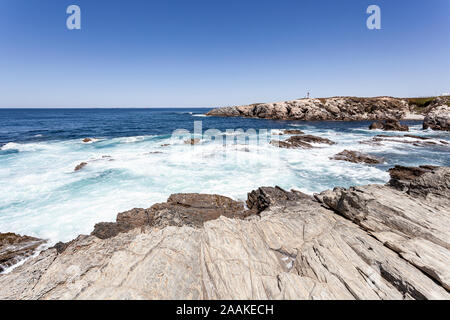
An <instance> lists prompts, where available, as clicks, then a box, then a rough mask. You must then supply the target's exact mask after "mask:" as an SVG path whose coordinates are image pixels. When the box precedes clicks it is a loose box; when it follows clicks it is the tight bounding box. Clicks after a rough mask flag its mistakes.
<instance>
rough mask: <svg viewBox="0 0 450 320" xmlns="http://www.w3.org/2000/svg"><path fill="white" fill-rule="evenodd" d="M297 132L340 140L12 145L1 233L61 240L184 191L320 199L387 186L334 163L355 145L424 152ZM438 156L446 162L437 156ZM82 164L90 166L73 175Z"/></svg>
mask: <svg viewBox="0 0 450 320" xmlns="http://www.w3.org/2000/svg"><path fill="white" fill-rule="evenodd" d="M289 127H290V126H289ZM299 127H301V130H303V131H305V133H307V134H313V135H317V136H321V137H324V138H328V139H331V140H333V141H336V142H337V144H335V145H332V146H328V145H323V144H318V145H317V148H314V149H310V150H303V149H280V148H277V147H275V146H273V145H270V144H269V143H268V142H269V141H270V139H274V136H272V135H271V132H270V131H269V132H268V134H269V136H268V139H267V141H265V140H264V139H263V140H261V141H260V144H259V145H253V144H250V145H246V143H245V141H244V142H243V141H239V140H237V144H235V145H225V146H224V145H223V142H222V143H221V142H220V141H219V142H217V141H216V142H212V141H208V139H203V141H202V143H201V144H198V145H194V146H191V145H190V144H186V143H184V140H185V139H186V138H187V136H186V137H182V138H181V139H178V140H172V139H169V138H167V139H162V138H161V137H156V136H136V137H125V138H114V139H101V140H98V141H94V142H93V143H90V144H85V143H80V140H68V141H60V142H40V143H29V144H17V143H12V142H11V143H7V144H6V145H4V146H3V147H2V148H1V150H18V151H19V153H18V154H15V155H14V156H13V157H11V156H7V155H6V156H4V158H1V161H0V182H1V183H0V232H17V233H20V234H27V235H30V236H35V237H39V238H44V239H50V244H53V243H55V242H57V241H69V240H71V239H73V238H74V237H76V236H77V235H78V234H89V233H90V232H91V231H92V229H93V226H94V224H95V223H97V222H100V221H114V220H115V218H116V215H117V213H118V212H121V211H125V210H129V209H131V208H134V207H143V208H147V207H149V206H151V205H152V204H154V203H157V202H163V201H165V200H166V199H167V198H168V197H169V195H170V194H172V193H177V192H198V193H217V194H222V195H226V196H229V197H232V198H234V199H240V200H244V199H246V195H247V192H249V191H251V190H253V189H255V188H258V187H260V186H275V185H279V186H280V187H282V188H285V189H296V190H300V191H302V192H305V193H309V194H313V193H315V192H320V191H323V190H326V189H329V188H333V187H335V186H343V187H348V186H351V185H362V184H368V183H385V182H386V181H388V179H389V177H388V174H387V173H386V168H385V167H376V166H368V165H363V164H354V163H348V162H345V161H335V160H331V159H330V158H331V157H332V156H333V155H334V154H336V153H338V152H341V151H343V150H344V149H350V150H357V151H362V152H366V153H374V154H377V155H385V154H389V155H393V156H394V157H403V158H401V159H405V161H410V158H411V157H410V156H409V155H410V154H411V152H418V154H421V152H422V151H423V149H420V148H417V147H414V146H411V145H409V144H402V143H397V142H386V143H385V142H383V144H382V145H380V146H377V145H375V146H372V145H365V144H360V143H359V142H360V141H363V140H368V139H370V138H371V137H372V136H373V135H374V133H373V132H372V133H370V134H369V133H366V132H364V131H362V130H361V129H358V128H356V129H355V130H353V131H352V132H350V133H342V132H337V131H334V130H331V129H315V128H314V127H312V126H305V125H299ZM413 130H416V128H413ZM413 132H415V131H413ZM397 134H398V133H397ZM413 134H416V133H413ZM417 134H420V135H423V136H427V137H428V136H429V137H432V136H433V134H436V133H434V132H428V131H421V132H419V130H418V132H417ZM234 135H235V134H233V136H234ZM275 137H276V136H275ZM225 139H226V136H224V140H225ZM405 139H406V138H405ZM440 139H441V138H433V141H434V140H440ZM447 140H449V139H447ZM163 144H170V145H169V146H166V147H162V146H161V145H163ZM155 152H161V153H155ZM444 154H445V153H444ZM438 155H442V153H439V154H438ZM0 157H3V156H2V155H1V154H0ZM417 159H419V160H417V161H418V164H423V163H420V162H419V161H422V160H420V158H419V157H417ZM430 159H432V160H433V161H434V163H435V164H439V160H438V159H437V158H434V156H433V155H432V156H431V158H430ZM396 161H397V160H396ZM81 162H87V163H88V164H87V165H86V166H85V167H84V168H83V169H82V170H80V171H77V172H74V168H75V166H76V165H78V164H79V163H81ZM408 163H409V162H408ZM411 163H413V162H411ZM389 164H390V165H392V164H393V163H389ZM395 164H397V163H395ZM430 164H433V163H430Z"/></svg>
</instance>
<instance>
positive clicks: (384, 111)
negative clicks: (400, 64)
mask: <svg viewBox="0 0 450 320" xmlns="http://www.w3.org/2000/svg"><path fill="white" fill-rule="evenodd" d="M449 105H450V97H433V98H404V99H403V98H393V97H376V98H358V97H333V98H320V99H297V100H292V101H283V102H276V103H255V104H251V105H243V106H232V107H222V108H216V109H213V110H211V111H209V112H208V113H207V114H206V115H208V116H216V117H246V118H261V119H276V120H304V121H324V120H329V121H381V120H395V119H396V120H423V119H424V118H425V117H426V119H427V120H426V121H425V123H426V124H425V125H424V127H425V128H428V127H430V128H432V129H435V130H448V126H449V123H450V122H449V121H450V120H449V119H450V112H449ZM386 125H387V127H386ZM378 126H380V128H381V129H383V128H384V129H385V130H389V127H392V128H393V130H397V129H398V128H400V129H401V130H402V131H407V128H405V127H402V126H399V125H395V123H394V126H391V123H390V122H388V123H386V122H385V123H380V124H379V125H378ZM445 128H447V129H445Z"/></svg>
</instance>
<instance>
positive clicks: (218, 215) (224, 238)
mask: <svg viewBox="0 0 450 320" xmlns="http://www.w3.org/2000/svg"><path fill="white" fill-rule="evenodd" d="M390 173H391V181H390V182H389V183H388V184H387V185H367V186H358V187H352V188H348V189H345V188H335V189H334V190H328V191H324V192H322V193H320V194H316V195H315V196H309V195H306V194H303V193H301V192H298V191H294V190H293V191H286V190H283V189H281V188H278V187H276V188H273V187H262V188H259V189H257V190H254V191H252V192H250V193H249V194H248V199H247V202H246V206H244V203H242V202H239V201H234V200H232V199H229V198H227V197H223V196H219V195H202V194H175V195H172V196H171V197H170V198H169V199H168V201H167V202H165V203H161V204H155V205H153V206H152V207H151V208H149V209H134V210H131V211H128V212H124V213H121V214H119V215H118V216H117V221H116V222H114V223H100V224H97V225H96V226H95V229H94V231H93V232H92V234H91V235H84V236H79V237H78V238H77V239H74V240H73V241H71V242H69V243H59V244H58V245H57V246H55V247H53V248H50V249H47V250H45V251H43V252H41V253H40V254H39V255H38V256H37V257H34V258H31V259H29V260H28V261H27V262H26V263H25V264H24V265H22V266H19V267H18V268H16V269H15V270H13V271H12V272H11V273H8V274H3V275H0V299H450V293H449V291H450V269H449V268H448V266H449V263H450V211H449V208H450V168H449V167H431V166H423V167H420V168H408V167H400V166H398V167H395V168H393V169H392V170H391V171H390Z"/></svg>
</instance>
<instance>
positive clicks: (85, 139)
mask: <svg viewBox="0 0 450 320" xmlns="http://www.w3.org/2000/svg"><path fill="white" fill-rule="evenodd" d="M92 141H93V140H92V139H91V138H84V139H83V142H84V143H88V142H92Z"/></svg>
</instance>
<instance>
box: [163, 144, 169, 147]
mask: <svg viewBox="0 0 450 320" xmlns="http://www.w3.org/2000/svg"><path fill="white" fill-rule="evenodd" d="M168 146H170V144H169V143H165V144H162V145H161V147H168Z"/></svg>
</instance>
